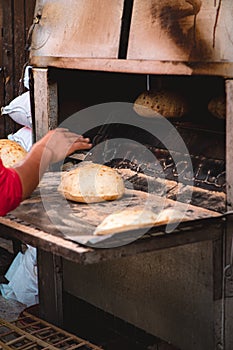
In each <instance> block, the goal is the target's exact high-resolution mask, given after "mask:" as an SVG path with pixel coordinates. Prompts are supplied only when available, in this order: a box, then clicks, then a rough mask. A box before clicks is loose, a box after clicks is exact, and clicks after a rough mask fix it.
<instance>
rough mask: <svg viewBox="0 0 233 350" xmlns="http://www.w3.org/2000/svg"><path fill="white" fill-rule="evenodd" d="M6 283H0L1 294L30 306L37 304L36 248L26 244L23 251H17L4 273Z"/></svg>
mask: <svg viewBox="0 0 233 350" xmlns="http://www.w3.org/2000/svg"><path fill="white" fill-rule="evenodd" d="M5 277H6V279H7V280H8V281H9V283H8V284H4V283H2V284H0V291H1V293H2V296H3V297H4V298H6V299H14V300H17V301H19V302H20V303H22V304H24V305H26V306H31V305H35V304H38V278H37V266H36V249H35V248H34V247H31V246H27V250H26V251H25V253H24V254H23V253H21V252H19V253H18V254H17V255H16V257H15V259H14V260H13V262H12V263H11V265H10V267H9V269H8V271H7V273H6V274H5Z"/></svg>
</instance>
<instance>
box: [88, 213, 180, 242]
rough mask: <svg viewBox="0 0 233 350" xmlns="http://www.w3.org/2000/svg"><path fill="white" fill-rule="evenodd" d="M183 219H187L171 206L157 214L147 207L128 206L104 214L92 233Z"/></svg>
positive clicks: (162, 223) (112, 231)
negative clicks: (103, 217)
mask: <svg viewBox="0 0 233 350" xmlns="http://www.w3.org/2000/svg"><path fill="white" fill-rule="evenodd" d="M183 220H187V218H185V217H184V214H183V212H179V211H178V210H175V209H173V208H167V209H164V210H162V211H161V212H160V213H159V214H156V213H154V212H153V211H151V210H149V209H143V208H142V209H141V208H128V209H125V210H122V211H119V212H115V213H112V214H110V215H108V216H106V218H105V219H104V220H103V221H102V222H101V223H100V224H99V225H98V226H97V227H96V229H95V231H94V235H95V236H102V235H107V234H115V233H120V232H124V231H130V230H136V229H141V228H145V227H148V228H151V227H153V226H162V225H167V224H171V223H179V222H181V221H183Z"/></svg>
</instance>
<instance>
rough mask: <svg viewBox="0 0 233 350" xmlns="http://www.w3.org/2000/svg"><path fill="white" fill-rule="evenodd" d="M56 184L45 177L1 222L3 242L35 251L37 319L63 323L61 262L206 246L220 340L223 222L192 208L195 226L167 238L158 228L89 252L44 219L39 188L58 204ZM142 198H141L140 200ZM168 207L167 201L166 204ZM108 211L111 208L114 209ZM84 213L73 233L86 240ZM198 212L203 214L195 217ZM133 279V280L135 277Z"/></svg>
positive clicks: (189, 224)
mask: <svg viewBox="0 0 233 350" xmlns="http://www.w3.org/2000/svg"><path fill="white" fill-rule="evenodd" d="M57 183H58V178H57V175H54V173H47V174H45V176H44V178H43V180H42V181H41V184H40V186H39V187H38V188H37V189H36V190H35V192H34V193H33V194H32V196H31V197H30V198H29V199H27V200H26V201H24V202H22V204H21V205H20V206H19V207H18V208H17V209H16V210H15V211H13V212H11V213H10V214H8V215H7V216H5V217H1V218H0V228H1V230H0V232H1V233H2V234H4V236H6V235H7V236H8V237H10V238H12V239H19V240H20V241H21V242H23V243H26V244H29V245H32V246H34V247H36V248H37V259H38V277H39V299H40V314H41V317H42V318H44V319H46V320H47V321H49V322H52V323H56V324H58V325H62V323H63V306H64V305H63V292H64V290H63V263H64V261H70V262H72V263H75V264H78V265H79V266H80V267H81V266H83V267H85V266H87V265H89V266H90V265H94V264H97V265H98V263H102V262H104V261H113V260H114V259H121V258H122V259H123V258H128V257H133V256H135V255H136V254H144V253H149V252H154V251H158V250H164V249H168V248H171V247H178V246H182V245H189V244H192V243H196V242H204V241H209V242H212V243H211V244H212V255H213V281H214V282H213V288H214V290H213V295H214V301H213V302H214V308H215V311H214V315H215V316H214V317H215V318H216V325H215V327H216V330H215V332H214V337H215V338H216V339H215V341H216V342H217V341H219V337H220V338H221V337H222V336H223V335H222V332H223V330H222V328H221V327H220V324H219V322H220V321H219V320H220V319H221V315H222V304H221V303H220V302H219V301H220V300H221V298H222V288H223V284H222V279H223V271H222V262H223V257H224V256H225V254H227V253H226V249H225V247H224V243H223V242H224V240H225V233H224V232H225V230H224V226H225V220H226V218H225V217H224V216H222V215H219V214H216V215H214V214H213V215H212V217H211V211H208V210H204V209H203V210H201V209H200V208H196V213H194V212H195V208H193V207H194V206H191V209H193V210H194V211H193V213H194V214H195V215H197V213H199V214H198V215H199V216H196V220H195V215H194V214H193V215H194V216H193V219H194V221H192V219H191V220H190V221H186V222H183V223H180V224H179V226H178V227H177V228H176V229H175V230H174V231H173V232H172V233H166V232H165V227H164V226H161V227H157V228H153V229H150V230H149V231H148V232H147V233H146V234H145V235H143V237H141V238H139V239H137V240H135V241H133V242H131V243H130V244H127V245H122V246H119V247H113V248H96V247H90V246H85V245H83V244H80V243H78V241H77V235H76V236H75V240H76V241H75V240H72V239H70V238H69V237H67V236H66V234H65V237H64V236H63V235H62V234H61V232H59V230H58V228H57V227H55V226H54V224H53V223H52V222H51V220H50V218H49V216H48V215H47V213H46V209H45V208H46V205H44V204H43V200H42V197H43V196H41V191H40V190H41V187H44V188H46V189H47V195H48V197H49V198H50V201H51V202H53V203H54V201H55V199H56V198H58V197H57V196H58V194H57V191H56V188H57ZM135 192H138V194H139V197H140V191H135ZM144 195H145V194H142V198H143V200H144ZM150 196H151V200H152V204H153V208H154V207H155V205H156V204H155V203H156V197H157V200H158V196H155V197H153V195H150ZM123 200H124V199H123ZM170 203H171V201H170V200H169V204H170ZM119 204H120V202H119ZM119 204H118V205H119ZM72 205H75V206H78V207H79V211H78V212H80V210H81V209H82V208H84V207H85V204H77V203H75V204H72ZM72 205H71V206H72ZM108 205H109V206H110V205H113V203H112V204H111V203H109V204H108ZM180 205H181V207H182V205H183V204H182V203H180ZM97 206H98V204H97ZM165 206H166V205H165ZM84 209H85V213H86V214H85V217H84V218H83V219H82V220H83V222H82V223H81V222H80V218H79V221H78V226H77V227H78V229H77V231H78V230H79V229H80V228H81V224H83V228H84V229H85V227H86V229H87V232H88V234H90V232H89V231H88V228H90V225H91V220H90V219H89V218H88V213H87V211H88V210H89V211H90V212H91V211H92V210H93V208H92V206H90V208H89V209H87V208H86V207H85V208H84ZM191 212H192V210H191ZM200 212H202V213H201V214H200ZM61 214H62V212H60V213H59V215H60V216H62V215H61ZM208 214H209V215H210V216H208ZM105 215H106V213H105ZM91 217H92V225H93V227H94V226H95V225H94V223H93V220H96V224H97V223H98V219H97V217H98V215H97V216H96V218H93V215H91ZM99 219H100V218H99ZM101 220H102V218H101ZM85 225H86V226H85ZM135 278H137V277H136V276H135Z"/></svg>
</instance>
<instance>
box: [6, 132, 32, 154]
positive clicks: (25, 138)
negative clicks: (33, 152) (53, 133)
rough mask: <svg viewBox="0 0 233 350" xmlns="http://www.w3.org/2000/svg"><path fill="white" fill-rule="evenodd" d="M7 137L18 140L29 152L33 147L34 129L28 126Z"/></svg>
mask: <svg viewBox="0 0 233 350" xmlns="http://www.w3.org/2000/svg"><path fill="white" fill-rule="evenodd" d="M7 138H8V139H9V140H12V141H16V142H18V143H19V144H20V145H21V146H22V147H23V148H24V149H25V150H26V151H27V152H28V151H30V149H31V147H32V129H31V128H29V127H27V126H24V127H23V128H21V129H19V130H18V131H16V132H15V133H14V134H13V133H12V134H9V135H8V136H7Z"/></svg>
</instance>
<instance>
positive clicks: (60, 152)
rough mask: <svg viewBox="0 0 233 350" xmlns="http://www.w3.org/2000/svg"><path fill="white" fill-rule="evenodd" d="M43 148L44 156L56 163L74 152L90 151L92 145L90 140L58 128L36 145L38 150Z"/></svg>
mask: <svg viewBox="0 0 233 350" xmlns="http://www.w3.org/2000/svg"><path fill="white" fill-rule="evenodd" d="M41 146H42V147H43V151H42V152H43V155H45V156H46V157H47V156H49V157H50V158H49V161H50V163H56V162H58V161H60V160H63V159H64V158H65V157H66V156H68V155H69V154H71V153H73V152H74V151H77V150H84V149H90V148H91V147H92V144H91V143H90V140H89V138H84V137H83V136H81V135H78V134H76V133H73V132H70V131H69V130H68V129H64V128H57V129H55V130H51V131H49V132H48V133H47V134H46V135H45V136H44V137H43V138H42V139H41V140H39V141H38V142H37V143H36V144H35V145H34V147H36V148H38V149H39V148H41ZM43 155H42V156H43Z"/></svg>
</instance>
